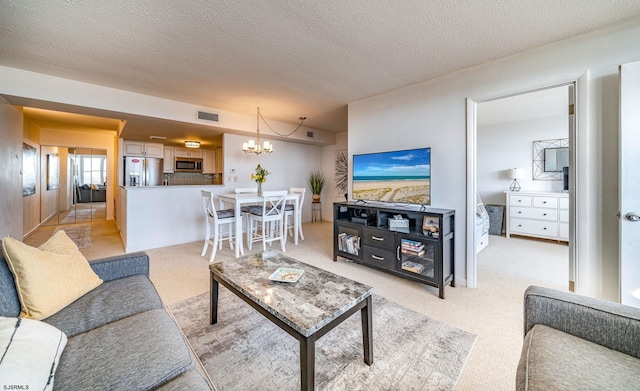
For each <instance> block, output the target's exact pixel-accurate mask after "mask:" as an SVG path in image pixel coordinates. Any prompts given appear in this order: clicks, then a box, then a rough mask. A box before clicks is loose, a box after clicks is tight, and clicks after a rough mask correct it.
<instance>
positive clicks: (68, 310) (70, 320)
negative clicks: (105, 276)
mask: <svg viewBox="0 0 640 391" xmlns="http://www.w3.org/2000/svg"><path fill="white" fill-rule="evenodd" d="M157 308H162V301H161V300H160V296H158V292H157V291H156V288H155V287H154V286H153V284H152V283H151V281H150V280H149V279H148V278H147V277H146V276H142V275H136V276H131V277H125V278H120V279H117V280H112V281H107V282H105V283H103V284H102V285H100V286H99V287H97V288H95V289H94V290H92V291H91V292H89V293H87V294H86V295H84V296H82V297H81V298H79V299H78V300H76V301H74V302H73V303H71V304H69V305H68V306H66V307H65V308H63V309H62V310H60V311H58V313H56V314H54V315H52V316H50V317H48V318H47V319H45V322H47V323H49V324H51V325H53V326H55V327H57V328H59V329H60V330H62V331H64V332H65V333H66V334H67V336H68V337H73V336H74V335H77V334H80V333H84V332H86V331H89V330H92V329H94V328H96V327H99V326H102V325H104V324H107V323H111V322H115V321H116V320H120V319H122V318H126V317H127V316H131V315H135V314H139V313H141V312H144V311H148V310H152V309H157Z"/></svg>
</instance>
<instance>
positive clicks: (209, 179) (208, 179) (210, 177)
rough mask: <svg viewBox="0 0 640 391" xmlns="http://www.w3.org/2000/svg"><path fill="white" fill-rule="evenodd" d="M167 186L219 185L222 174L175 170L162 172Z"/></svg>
mask: <svg viewBox="0 0 640 391" xmlns="http://www.w3.org/2000/svg"><path fill="white" fill-rule="evenodd" d="M164 178H165V179H166V180H167V181H168V185H169V186H182V185H221V184H222V174H200V173H197V172H176V173H173V174H164Z"/></svg>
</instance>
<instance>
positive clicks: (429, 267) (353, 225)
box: [333, 202, 455, 299]
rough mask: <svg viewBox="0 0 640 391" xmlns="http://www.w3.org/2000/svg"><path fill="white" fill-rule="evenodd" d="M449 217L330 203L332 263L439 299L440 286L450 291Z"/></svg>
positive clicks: (429, 211)
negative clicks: (391, 278) (412, 285)
mask: <svg viewBox="0 0 640 391" xmlns="http://www.w3.org/2000/svg"><path fill="white" fill-rule="evenodd" d="M396 216H400V218H399V219H395V217H396ZM454 218H455V211H454V210H452V209H436V208H422V209H421V208H420V207H412V206H407V207H397V206H380V205H373V204H367V203H356V202H339V203H334V204H333V233H334V241H333V260H334V261H337V260H338V257H342V258H346V259H350V260H353V261H355V262H357V263H361V264H363V265H366V266H370V267H374V268H377V269H381V270H384V271H386V272H389V273H392V274H394V275H397V276H400V277H403V278H407V279H410V280H415V281H419V282H422V283H424V284H428V285H431V286H435V287H436V288H438V289H439V297H440V298H441V299H444V287H445V286H446V285H447V284H448V283H450V284H451V286H455V273H454V237H453V236H454ZM389 219H391V221H389Z"/></svg>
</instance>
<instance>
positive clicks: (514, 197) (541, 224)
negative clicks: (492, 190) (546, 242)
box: [505, 191, 569, 242]
mask: <svg viewBox="0 0 640 391" xmlns="http://www.w3.org/2000/svg"><path fill="white" fill-rule="evenodd" d="M505 193H506V195H507V238H508V237H510V236H511V235H523V236H533V237H536V238H544V239H555V240H561V241H565V242H568V241H569V194H568V193H551V192H525V191H508V192H505Z"/></svg>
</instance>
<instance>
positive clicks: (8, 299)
mask: <svg viewBox="0 0 640 391" xmlns="http://www.w3.org/2000/svg"><path fill="white" fill-rule="evenodd" d="M18 315H20V299H18V292H17V291H16V283H15V281H14V280H13V273H11V270H9V265H7V261H5V259H4V257H3V256H2V251H0V316H7V317H13V318H15V317H17V316H18Z"/></svg>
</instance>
